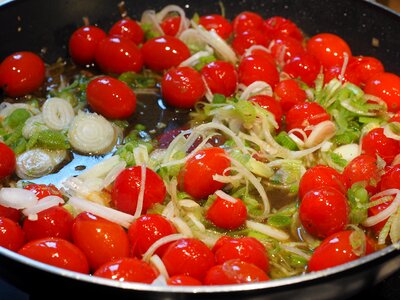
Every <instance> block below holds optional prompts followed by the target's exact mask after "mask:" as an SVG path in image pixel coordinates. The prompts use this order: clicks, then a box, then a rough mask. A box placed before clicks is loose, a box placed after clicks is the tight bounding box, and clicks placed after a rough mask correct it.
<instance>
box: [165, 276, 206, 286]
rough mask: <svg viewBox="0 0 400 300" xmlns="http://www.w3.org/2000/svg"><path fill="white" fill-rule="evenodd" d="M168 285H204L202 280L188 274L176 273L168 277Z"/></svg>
mask: <svg viewBox="0 0 400 300" xmlns="http://www.w3.org/2000/svg"><path fill="white" fill-rule="evenodd" d="M167 284H168V285H179V286H198V285H202V283H201V281H200V280H198V279H196V278H193V277H191V276H187V275H175V276H171V277H169V278H168V279H167Z"/></svg>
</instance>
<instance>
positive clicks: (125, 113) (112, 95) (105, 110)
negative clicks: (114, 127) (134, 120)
mask: <svg viewBox="0 0 400 300" xmlns="http://www.w3.org/2000/svg"><path fill="white" fill-rule="evenodd" d="M86 96H87V102H88V104H89V105H90V107H91V108H92V109H93V110H94V111H95V112H97V113H99V114H101V115H103V116H104V117H106V118H110V119H125V118H128V117H130V116H131V115H132V114H133V113H134V112H135V110H136V95H135V93H134V91H133V90H132V89H131V88H130V87H129V86H128V85H126V84H125V83H124V82H122V81H120V80H118V79H116V78H113V77H110V76H100V77H96V78H94V79H92V80H91V81H90V82H89V84H88V86H87V90H86Z"/></svg>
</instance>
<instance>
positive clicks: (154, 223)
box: [128, 214, 177, 258]
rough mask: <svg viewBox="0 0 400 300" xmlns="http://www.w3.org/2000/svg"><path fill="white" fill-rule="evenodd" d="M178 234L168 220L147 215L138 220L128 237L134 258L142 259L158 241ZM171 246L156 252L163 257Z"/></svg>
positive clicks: (129, 231)
mask: <svg viewBox="0 0 400 300" xmlns="http://www.w3.org/2000/svg"><path fill="white" fill-rule="evenodd" d="M174 233H177V230H176V228H175V226H174V225H173V224H172V223H171V222H170V221H169V220H168V219H166V218H164V217H163V216H161V215H156V214H145V215H141V216H140V217H139V218H137V219H136V220H135V221H134V222H133V223H132V224H131V226H130V227H129V229H128V237H129V241H130V245H131V253H132V255H133V256H135V257H138V258H142V256H143V254H144V253H145V252H146V251H147V250H148V249H149V248H150V246H151V245H153V244H154V243H155V242H156V241H157V240H159V239H160V238H163V237H165V236H167V235H170V234H174ZM168 245H169V244H165V245H163V246H161V247H159V248H158V249H157V250H156V252H155V253H156V254H157V255H158V256H160V257H161V256H162V255H163V254H164V252H165V250H166V249H167V247H168Z"/></svg>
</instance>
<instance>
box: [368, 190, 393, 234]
mask: <svg viewBox="0 0 400 300" xmlns="http://www.w3.org/2000/svg"><path fill="white" fill-rule="evenodd" d="M393 192H395V194H396V197H395V198H394V199H393V201H392V203H391V204H390V205H389V206H388V207H387V208H385V209H384V210H382V211H380V212H379V213H378V214H376V215H374V216H371V217H368V218H367V219H366V220H365V221H364V222H363V223H362V225H364V226H365V227H371V226H374V225H376V224H378V223H379V222H381V221H383V220H385V219H387V218H388V217H390V216H391V215H393V214H394V213H395V212H396V211H397V209H398V207H399V206H400V191H399V190H397V189H390V190H386V191H383V192H381V193H378V194H376V195H374V197H381V196H382V197H383V196H385V195H389V194H390V193H391V194H393Z"/></svg>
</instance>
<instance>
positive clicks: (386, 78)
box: [364, 72, 400, 112]
mask: <svg viewBox="0 0 400 300" xmlns="http://www.w3.org/2000/svg"><path fill="white" fill-rule="evenodd" d="M364 92H365V93H366V94H370V95H373V96H377V97H379V98H381V99H382V100H383V101H385V102H386V104H387V106H388V110H389V111H390V112H397V111H398V110H399V109H400V77H399V76H397V75H396V74H392V73H387V72H384V73H377V74H375V75H373V76H372V77H370V78H369V80H368V81H367V82H366V84H365V87H364Z"/></svg>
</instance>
